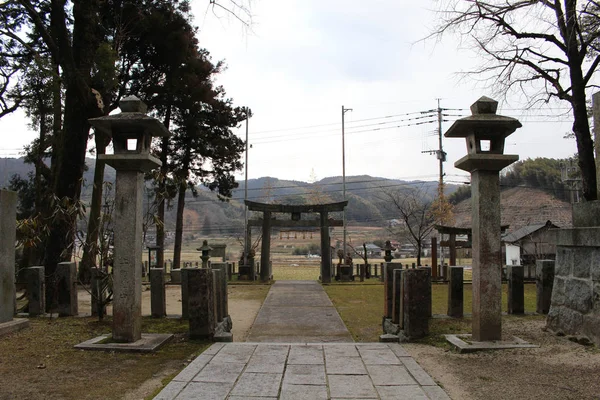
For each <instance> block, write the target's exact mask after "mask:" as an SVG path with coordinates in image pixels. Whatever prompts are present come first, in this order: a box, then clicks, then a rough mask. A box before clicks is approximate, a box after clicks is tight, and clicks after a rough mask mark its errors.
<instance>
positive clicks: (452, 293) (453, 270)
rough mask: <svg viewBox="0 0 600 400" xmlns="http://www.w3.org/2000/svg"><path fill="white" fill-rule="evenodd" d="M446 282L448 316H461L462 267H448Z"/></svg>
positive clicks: (462, 310) (462, 302)
mask: <svg viewBox="0 0 600 400" xmlns="http://www.w3.org/2000/svg"><path fill="white" fill-rule="evenodd" d="M449 275H450V280H449V282H448V316H449V317H453V318H462V317H463V315H464V314H463V313H464V285H463V284H464V268H463V267H450V272H449Z"/></svg>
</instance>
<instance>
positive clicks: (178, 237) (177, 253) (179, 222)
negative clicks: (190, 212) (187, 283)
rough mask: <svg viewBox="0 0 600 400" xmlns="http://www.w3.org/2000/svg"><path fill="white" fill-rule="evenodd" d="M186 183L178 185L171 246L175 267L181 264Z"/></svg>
mask: <svg viewBox="0 0 600 400" xmlns="http://www.w3.org/2000/svg"><path fill="white" fill-rule="evenodd" d="M186 190H187V185H186V183H185V182H182V183H181V184H180V185H179V194H178V195H177V218H176V221H175V245H174V248H173V265H176V266H177V268H179V267H180V265H181V242H182V239H183V210H184V209H185V192H186Z"/></svg>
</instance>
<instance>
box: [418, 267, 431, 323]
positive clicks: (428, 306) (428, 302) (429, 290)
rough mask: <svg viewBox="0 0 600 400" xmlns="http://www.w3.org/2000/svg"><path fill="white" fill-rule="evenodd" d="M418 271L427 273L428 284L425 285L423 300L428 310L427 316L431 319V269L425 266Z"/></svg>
mask: <svg viewBox="0 0 600 400" xmlns="http://www.w3.org/2000/svg"><path fill="white" fill-rule="evenodd" d="M419 269H422V270H425V271H427V274H428V278H427V282H428V284H427V291H426V293H425V299H426V300H427V309H428V310H429V312H428V314H427V316H429V317H431V314H432V309H433V299H432V295H431V267H430V266H428V265H426V266H424V267H419Z"/></svg>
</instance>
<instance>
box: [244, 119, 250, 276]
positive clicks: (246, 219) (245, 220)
mask: <svg viewBox="0 0 600 400" xmlns="http://www.w3.org/2000/svg"><path fill="white" fill-rule="evenodd" d="M249 118H250V108H248V107H246V162H245V164H244V167H245V177H244V265H248V251H249V248H248V246H249V245H250V244H249V243H248V205H246V200H248V119H249Z"/></svg>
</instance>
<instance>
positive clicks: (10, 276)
mask: <svg viewBox="0 0 600 400" xmlns="http://www.w3.org/2000/svg"><path fill="white" fill-rule="evenodd" d="M16 210H17V193H16V192H13V191H10V190H4V189H2V190H0V324H2V323H4V322H9V321H12V319H13V316H14V315H15V311H16V297H15V241H16V232H17V214H16V213H17V211H16Z"/></svg>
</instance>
